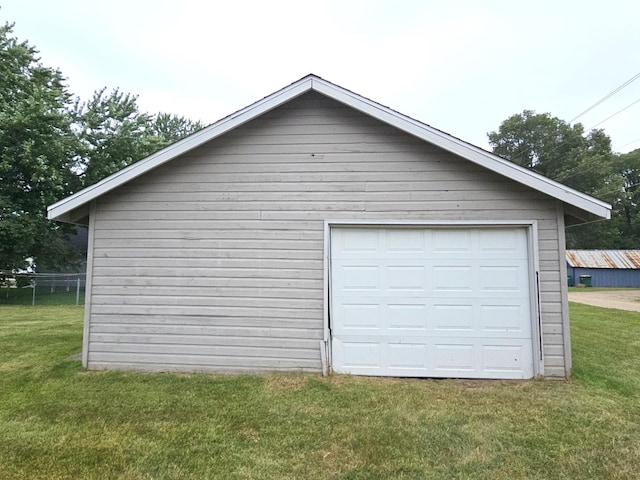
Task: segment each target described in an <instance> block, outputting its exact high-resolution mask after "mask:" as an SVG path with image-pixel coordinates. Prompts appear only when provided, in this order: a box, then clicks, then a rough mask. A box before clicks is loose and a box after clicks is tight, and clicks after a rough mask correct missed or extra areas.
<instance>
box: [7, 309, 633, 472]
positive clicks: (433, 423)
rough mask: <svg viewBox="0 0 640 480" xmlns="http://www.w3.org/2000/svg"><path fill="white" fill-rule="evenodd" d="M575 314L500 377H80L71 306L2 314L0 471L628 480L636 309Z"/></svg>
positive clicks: (77, 327)
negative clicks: (551, 366)
mask: <svg viewBox="0 0 640 480" xmlns="http://www.w3.org/2000/svg"><path fill="white" fill-rule="evenodd" d="M571 308H572V319H573V320H572V321H573V324H572V335H573V344H574V371H575V375H574V377H573V378H572V379H571V380H569V381H553V380H532V381H522V382H509V381H463V380H415V379H414V380H410V379H376V378H364V377H350V376H333V377H329V378H323V377H321V376H319V375H311V374H305V375H303V374H295V373H292V374H269V375H264V376H253V375H240V376H215V375H204V374H195V375H171V374H136V373H127V372H118V371H111V372H85V371H83V370H82V368H81V365H80V362H78V361H73V360H68V358H69V356H71V355H72V354H75V353H77V352H79V351H80V347H81V330H82V325H81V317H82V308H78V307H68V306H65V307H60V306H58V307H8V306H0V478H2V479H14V478H25V479H38V478H42V479H44V478H46V479H56V478H94V479H118V478H119V479H140V478H143V479H145V478H148V479H152V478H153V479H165V478H176V479H178V478H225V479H226V478H230V479H234V478H238V479H244V478H247V479H258V478H260V479H263V478H265V479H270V478H287V479H289V478H300V479H303V478H304V479H306V478H332V479H334V478H335V479H361V478H373V479H375V478H393V479H395V478H405V479H422V478H434V479H439V478H441V479H452V478H453V479H467V478H468V479H518V478H540V479H557V478H570V479H577V478H580V479H584V478H592V479H603V478H605V479H606V478H612V479H616V478H617V479H623V478H624V479H626V478H638V472H640V314H637V313H629V312H619V311H616V310H606V309H599V308H594V307H588V306H584V305H577V304H573V305H572V306H571Z"/></svg>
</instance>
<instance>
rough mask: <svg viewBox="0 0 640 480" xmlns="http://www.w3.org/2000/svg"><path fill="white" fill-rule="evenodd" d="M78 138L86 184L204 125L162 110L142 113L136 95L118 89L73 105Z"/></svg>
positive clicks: (80, 166)
mask: <svg viewBox="0 0 640 480" xmlns="http://www.w3.org/2000/svg"><path fill="white" fill-rule="evenodd" d="M74 118H75V124H76V128H77V132H78V138H79V140H80V142H81V143H82V154H81V156H80V159H79V162H78V163H79V172H80V174H81V178H82V181H83V185H84V186H88V185H91V184H93V183H95V182H97V181H99V180H102V179H103V178H105V177H107V176H108V175H111V174H112V173H114V172H117V171H118V170H121V169H122V168H124V167H126V166H128V165H131V164H132V163H134V162H137V161H138V160H141V159H143V158H144V157H146V156H148V155H150V154H152V153H154V152H156V151H157V150H160V149H161V148H163V147H165V146H166V145H168V144H170V143H173V142H175V141H177V140H179V139H180V138H182V137H184V136H186V135H189V134H191V133H193V132H195V131H196V130H199V129H200V128H202V125H201V124H200V123H199V122H192V121H190V120H187V119H185V118H183V117H176V116H173V115H169V114H165V113H160V114H158V115H150V114H148V113H142V112H140V110H139V108H138V105H137V97H136V96H134V95H131V94H128V93H127V94H125V93H123V92H120V91H119V90H118V89H116V90H113V91H112V92H111V93H108V94H107V93H106V88H103V89H102V90H99V91H97V92H95V93H94V95H93V97H92V98H91V99H90V100H89V101H88V102H84V103H83V102H81V101H80V100H79V99H78V100H77V101H76V104H75V106H74Z"/></svg>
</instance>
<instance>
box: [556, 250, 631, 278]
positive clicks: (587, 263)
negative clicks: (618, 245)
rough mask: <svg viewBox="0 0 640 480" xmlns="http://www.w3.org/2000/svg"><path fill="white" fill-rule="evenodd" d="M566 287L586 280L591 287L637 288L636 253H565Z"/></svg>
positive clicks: (585, 251)
mask: <svg viewBox="0 0 640 480" xmlns="http://www.w3.org/2000/svg"><path fill="white" fill-rule="evenodd" d="M566 259H567V275H568V277H569V278H568V282H569V284H570V285H576V284H578V283H585V282H581V280H580V277H581V276H582V277H584V276H590V283H591V286H593V287H640V250H567V251H566Z"/></svg>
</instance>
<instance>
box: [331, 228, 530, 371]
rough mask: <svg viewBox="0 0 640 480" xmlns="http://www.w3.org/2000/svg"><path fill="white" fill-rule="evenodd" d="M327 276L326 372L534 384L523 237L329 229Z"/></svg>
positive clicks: (511, 232)
mask: <svg viewBox="0 0 640 480" xmlns="http://www.w3.org/2000/svg"><path fill="white" fill-rule="evenodd" d="M359 242H362V245H360V244H359ZM331 275H332V288H331V294H330V295H331V312H330V317H331V319H330V323H331V333H332V351H333V353H332V367H333V368H334V370H335V371H337V372H345V373H353V374H366V375H396V376H422V377H426V376H437V377H443V376H446V377H463V378H465V377H468V378H529V377H531V376H533V354H532V351H533V342H532V336H531V322H532V316H531V305H530V296H531V292H530V288H531V287H530V274H529V260H528V240H527V234H526V230H525V229H524V228H496V229H493V228H467V229H462V228H450V229H446V228H408V229H406V228H367V227H364V228H356V227H354V228H347V227H342V228H333V229H332V238H331Z"/></svg>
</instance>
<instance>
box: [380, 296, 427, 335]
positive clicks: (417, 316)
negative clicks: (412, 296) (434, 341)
mask: <svg viewBox="0 0 640 480" xmlns="http://www.w3.org/2000/svg"><path fill="white" fill-rule="evenodd" d="M390 302H391V301H390ZM427 312H428V306H427V304H426V303H410V302H403V303H387V305H386V310H385V320H386V321H385V327H386V329H387V330H389V331H390V332H391V333H394V332H398V331H400V330H410V331H412V332H415V331H419V330H427V328H428V325H427V319H428V318H429V315H428V313H427Z"/></svg>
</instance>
